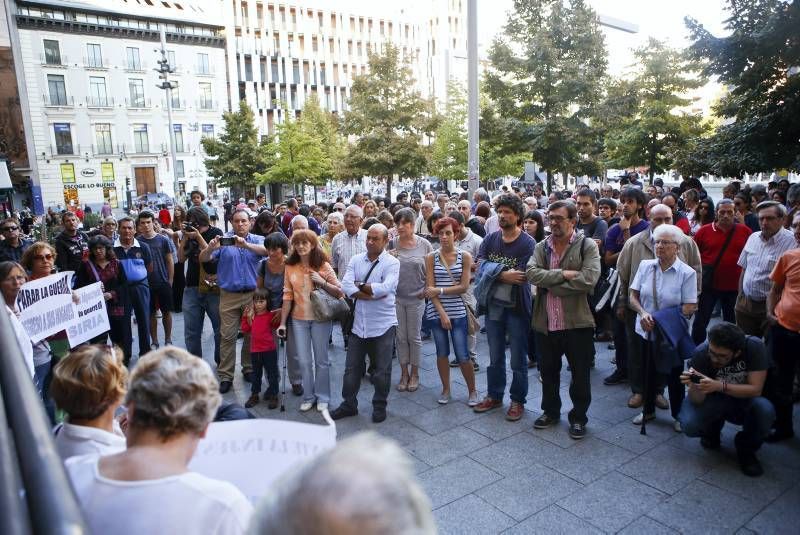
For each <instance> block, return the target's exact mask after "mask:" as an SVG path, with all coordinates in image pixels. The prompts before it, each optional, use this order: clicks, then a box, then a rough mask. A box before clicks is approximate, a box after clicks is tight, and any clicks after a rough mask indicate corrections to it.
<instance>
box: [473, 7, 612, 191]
mask: <svg viewBox="0 0 800 535" xmlns="http://www.w3.org/2000/svg"><path fill="white" fill-rule="evenodd" d="M489 59H490V60H491V63H492V68H491V69H490V70H489V72H488V73H487V75H486V88H487V90H488V93H489V96H490V97H491V98H492V99H493V100H494V101H496V102H497V105H498V109H499V113H500V114H501V115H502V116H503V117H507V118H510V119H516V120H517V121H519V122H520V123H521V124H522V125H524V126H526V128H525V129H524V135H525V138H524V140H525V141H526V145H527V148H528V150H530V152H531V153H532V155H533V158H534V160H536V161H537V162H538V163H540V164H541V165H542V167H543V168H544V169H545V170H547V171H548V189H549V188H551V187H552V186H551V178H550V177H551V175H552V172H553V171H556V170H559V171H569V170H570V169H573V168H575V167H577V166H578V165H579V164H580V163H581V161H582V160H583V159H584V156H585V154H586V152H587V149H588V146H589V143H590V135H589V134H590V132H589V127H588V124H587V121H586V120H587V118H588V117H589V116H590V115H591V109H592V107H593V106H594V105H595V104H596V103H597V102H598V100H599V99H600V89H599V88H600V87H601V82H602V79H603V76H604V74H605V70H606V65H607V59H606V50H605V45H604V40H603V34H602V33H601V31H600V29H599V27H598V24H597V17H596V14H595V13H594V11H593V10H592V9H591V8H590V7H589V6H588V5H587V4H586V2H585V1H584V0H567V1H564V0H514V8H513V10H512V11H511V13H510V15H509V20H508V22H507V24H506V26H505V28H504V33H503V34H502V35H501V36H499V37H498V38H496V39H495V41H494V43H493V44H492V47H491V49H490V51H489Z"/></svg>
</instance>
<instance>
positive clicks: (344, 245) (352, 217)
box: [331, 204, 367, 350]
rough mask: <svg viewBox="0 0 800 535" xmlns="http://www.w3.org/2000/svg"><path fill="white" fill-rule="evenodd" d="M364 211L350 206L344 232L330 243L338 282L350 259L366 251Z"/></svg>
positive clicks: (358, 207) (345, 335)
mask: <svg viewBox="0 0 800 535" xmlns="http://www.w3.org/2000/svg"><path fill="white" fill-rule="evenodd" d="M363 222H364V211H363V210H362V209H361V207H360V206H358V205H357V204H351V205H350V206H348V207H347V209H346V210H345V211H344V232H340V233H339V234H337V235H336V236H334V237H333V241H332V242H331V264H332V266H333V269H334V271H336V276H337V277H339V280H342V279H343V278H344V274H345V273H346V272H347V266H348V264H350V259H351V258H353V257H354V256H355V255H357V254H360V253H363V252H364V251H366V250H367V231H366V230H364V229H362V228H361V223H363ZM346 331H347V325H345V322H342V340H343V342H344V348H345V350H346V349H347V338H348V334H349V333H348V332H346Z"/></svg>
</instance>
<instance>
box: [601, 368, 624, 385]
mask: <svg viewBox="0 0 800 535" xmlns="http://www.w3.org/2000/svg"><path fill="white" fill-rule="evenodd" d="M627 382H628V374H626V373H625V372H622V371H620V370H619V369H616V370H614V373H612V374H611V375H609V376H608V377H606V378H605V379H603V384H604V385H606V386H611V385H621V384H622V383H627Z"/></svg>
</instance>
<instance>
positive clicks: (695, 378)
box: [689, 373, 702, 385]
mask: <svg viewBox="0 0 800 535" xmlns="http://www.w3.org/2000/svg"><path fill="white" fill-rule="evenodd" d="M701 379H702V377H701V376H699V375H697V374H696V373H693V374H691V375H690V376H689V380H690V381H691V382H693V383H694V384H696V385H699V384H700V380H701Z"/></svg>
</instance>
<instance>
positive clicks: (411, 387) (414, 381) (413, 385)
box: [407, 375, 419, 392]
mask: <svg viewBox="0 0 800 535" xmlns="http://www.w3.org/2000/svg"><path fill="white" fill-rule="evenodd" d="M407 388H408V391H409V392H416V391H417V388H419V375H412V376H411V378H410V379H409V380H408V387H407Z"/></svg>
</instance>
